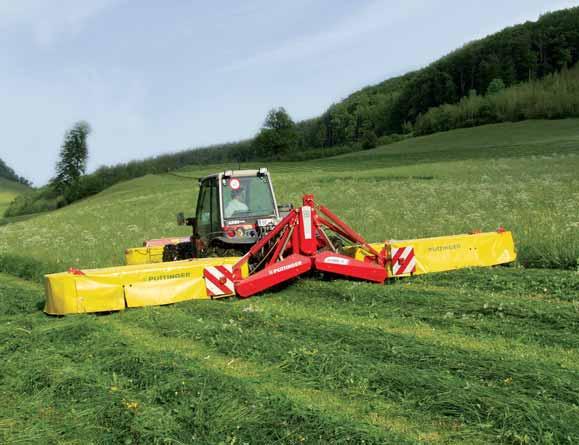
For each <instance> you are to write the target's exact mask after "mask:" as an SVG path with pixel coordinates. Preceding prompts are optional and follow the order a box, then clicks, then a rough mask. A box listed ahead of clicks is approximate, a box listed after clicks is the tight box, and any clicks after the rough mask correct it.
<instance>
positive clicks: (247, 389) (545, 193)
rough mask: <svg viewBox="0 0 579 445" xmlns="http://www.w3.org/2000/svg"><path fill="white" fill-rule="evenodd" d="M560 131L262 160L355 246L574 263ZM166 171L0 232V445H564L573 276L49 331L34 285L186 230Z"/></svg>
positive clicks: (573, 404) (190, 205)
mask: <svg viewBox="0 0 579 445" xmlns="http://www.w3.org/2000/svg"><path fill="white" fill-rule="evenodd" d="M578 146H579V121H578V120H564V121H553V122H541V121H537V122H526V123H520V124H514V125H513V124H504V125H496V126H488V127H482V128H476V129H469V130H459V131H454V132H449V133H445V134H439V135H434V136H429V137H425V138H417V139H413V140H408V141H404V142H403V143H400V144H394V145H390V146H388V147H384V148H378V149H376V150H370V151H367V152H363V153H355V154H352V155H348V156H343V157H337V158H333V159H327V160H321V161H315V162H309V163H281V164H273V165H270V168H271V170H272V172H273V175H274V183H275V186H276V190H277V194H278V200H279V201H280V202H285V201H293V202H294V203H299V199H300V198H301V194H302V193H307V192H313V193H314V194H315V195H316V197H317V199H318V200H319V201H320V202H323V203H325V204H326V205H328V206H329V207H330V208H331V209H332V210H334V211H335V212H336V213H337V214H338V215H340V216H341V217H342V218H343V219H344V220H346V221H347V222H349V223H350V224H351V225H352V226H354V227H355V228H356V229H357V230H359V231H360V232H361V233H363V234H364V235H365V236H366V237H367V238H368V239H369V240H372V241H378V240H382V239H388V238H408V237H415V236H431V235H432V236H434V235H443V234H452V233H460V232H464V231H468V230H470V229H473V228H480V229H483V230H493V229H495V228H496V227H497V226H498V225H500V224H503V225H505V226H506V227H508V228H510V229H512V230H513V232H514V235H515V239H516V243H517V249H518V253H519V259H520V261H519V264H527V265H531V266H540V267H556V268H573V267H574V263H573V261H574V260H575V261H576V258H577V253H578V250H577V246H578V239H577V238H578V236H577V224H578V223H577V221H578V220H577V215H578V214H577V211H576V202H578V198H579V196H578V195H577V193H578V191H579V187H578V186H579V184H578V182H577V181H578V178H577V174H576V171H577V170H578V168H577V167H578V154H579V149H578ZM220 168H223V166H209V167H207V168H204V169H185V170H183V171H180V172H176V173H175V174H168V175H162V176H148V177H144V178H140V179H137V180H133V181H130V182H126V183H123V184H119V185H118V186H116V187H113V188H111V189H109V190H107V191H105V192H104V193H101V194H100V195H97V196H95V197H93V198H91V199H88V200H85V201H83V202H79V203H77V204H75V205H73V206H70V207H68V208H64V209H61V210H59V211H56V212H51V213H48V214H43V215H40V216H36V217H33V218H30V219H28V220H26V221H22V222H19V223H11V224H8V225H5V226H0V269H1V270H4V271H9V272H11V273H12V274H16V275H20V276H23V277H28V278H31V279H32V280H33V281H27V280H22V279H20V278H16V277H15V276H13V275H2V274H0V443H9V444H12V443H23V444H28V443H34V444H36V443H38V444H53V443H63V444H86V443H94V444H109V443H133V444H156V443H159V444H161V443H163V444H167V443H169V444H189V443H203V444H205V443H207V444H243V443H248V444H257V443H268V444H269V443H277V444H301V443H312V444H315V443H328V444H334V443H352V444H361V443H365V444H495V443H500V444H574V443H579V383H578V382H579V365H578V364H579V352H578V351H579V279H578V275H577V272H576V271H574V270H549V269H533V268H521V267H510V268H503V267H500V268H489V269H478V270H463V271H456V272H452V273H444V274H434V275H428V276H422V277H416V278H413V279H407V280H398V281H394V282H392V283H389V284H388V285H385V286H378V285H373V284H367V283H360V282H351V281H345V280H336V281H322V280H319V279H317V278H315V277H312V278H309V279H303V280H298V281H297V282H295V283H292V284H291V285H289V286H286V287H283V288H281V289H277V290H275V291H271V292H268V293H266V294H264V295H262V296H259V297H255V298H252V299H250V300H245V301H241V300H236V301H230V302H210V301H209V302H199V301H197V302H185V303H180V304H177V305H173V306H165V307H158V308H146V309H138V310H128V311H124V312H121V313H113V314H107V315H100V316H94V315H79V316H70V317H64V318H55V317H48V316H46V315H44V314H43V313H42V312H41V308H42V303H43V299H44V296H43V290H42V288H41V286H40V285H39V284H36V283H37V282H38V281H39V280H40V278H41V276H42V272H45V271H60V270H63V269H65V268H67V267H69V266H71V265H73V266H77V267H99V266H105V265H110V264H121V263H122V260H123V250H124V248H126V247H129V246H134V245H139V244H140V243H141V242H142V240H143V239H146V238H152V237H158V236H162V235H173V234H186V233H188V232H187V229H186V228H185V229H184V228H178V227H176V226H175V224H174V214H175V213H176V212H177V211H179V210H187V209H190V211H191V212H192V210H193V209H194V207H195V200H196V193H197V182H196V178H197V177H198V176H200V175H202V174H206V173H209V172H212V171H215V170H218V169H220Z"/></svg>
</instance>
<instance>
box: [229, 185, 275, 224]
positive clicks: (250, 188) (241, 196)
mask: <svg viewBox="0 0 579 445" xmlns="http://www.w3.org/2000/svg"><path fill="white" fill-rule="evenodd" d="M222 185H223V216H224V218H250V217H255V216H271V215H274V214H275V209H274V205H273V196H272V194H271V187H270V186H269V179H268V177H267V176H247V177H239V178H224V179H223V181H222Z"/></svg>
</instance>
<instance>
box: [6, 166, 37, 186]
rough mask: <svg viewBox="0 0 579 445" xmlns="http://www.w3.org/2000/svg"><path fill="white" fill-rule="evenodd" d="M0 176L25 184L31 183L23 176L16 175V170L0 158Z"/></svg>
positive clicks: (29, 184)
mask: <svg viewBox="0 0 579 445" xmlns="http://www.w3.org/2000/svg"><path fill="white" fill-rule="evenodd" d="M0 178H4V179H8V180H9V181H14V182H18V183H20V184H23V185H26V186H31V185H32V183H31V182H30V181H29V180H28V179H26V178H24V177H23V176H18V175H17V174H16V172H15V171H14V170H13V169H12V168H10V167H9V166H8V165H6V163H5V162H4V161H3V160H2V159H0Z"/></svg>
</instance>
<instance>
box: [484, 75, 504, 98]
mask: <svg viewBox="0 0 579 445" xmlns="http://www.w3.org/2000/svg"><path fill="white" fill-rule="evenodd" d="M504 89H505V82H503V79H501V78H500V77H497V78H495V79H493V80H491V83H489V86H488V88H487V95H488V94H497V93H500V92H501V91H503V90H504Z"/></svg>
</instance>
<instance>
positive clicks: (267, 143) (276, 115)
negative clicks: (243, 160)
mask: <svg viewBox="0 0 579 445" xmlns="http://www.w3.org/2000/svg"><path fill="white" fill-rule="evenodd" d="M298 145H299V137H298V133H297V131H296V125H295V123H294V121H293V120H292V118H291V117H290V115H289V114H288V112H287V111H286V110H285V108H283V107H279V108H273V109H272V110H270V111H269V112H268V113H267V117H266V118H265V122H264V123H263V127H262V128H261V131H260V132H259V134H258V135H257V136H256V138H255V141H254V146H255V149H256V152H257V155H258V157H259V158H261V159H264V158H265V159H281V158H283V157H284V156H285V155H287V154H289V153H291V152H293V151H295V150H296V149H297V147H298Z"/></svg>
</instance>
